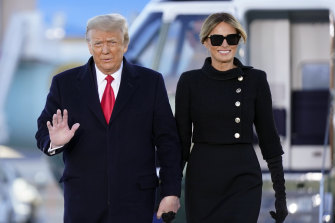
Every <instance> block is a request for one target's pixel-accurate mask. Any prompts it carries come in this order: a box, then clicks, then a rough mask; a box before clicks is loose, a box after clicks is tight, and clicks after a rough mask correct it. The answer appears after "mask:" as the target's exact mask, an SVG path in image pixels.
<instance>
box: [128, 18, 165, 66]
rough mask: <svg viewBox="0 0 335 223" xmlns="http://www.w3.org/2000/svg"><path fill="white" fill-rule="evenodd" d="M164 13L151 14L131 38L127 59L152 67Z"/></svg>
mask: <svg viewBox="0 0 335 223" xmlns="http://www.w3.org/2000/svg"><path fill="white" fill-rule="evenodd" d="M161 24H162V13H152V14H149V15H148V17H147V18H146V20H145V21H144V22H142V25H141V27H138V28H137V30H136V31H135V32H134V33H133V34H132V35H131V36H130V43H129V46H128V52H127V53H126V57H127V58H128V59H129V60H130V61H131V62H133V63H136V64H140V65H142V66H146V67H151V66H152V64H151V63H152V61H153V58H154V56H155V55H154V54H155V50H156V47H157V43H158V37H159V29H160V27H161Z"/></svg>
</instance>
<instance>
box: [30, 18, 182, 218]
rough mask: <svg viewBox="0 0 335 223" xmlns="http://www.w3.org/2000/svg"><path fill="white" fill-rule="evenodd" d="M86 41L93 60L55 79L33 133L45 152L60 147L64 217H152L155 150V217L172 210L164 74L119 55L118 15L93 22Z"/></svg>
mask: <svg viewBox="0 0 335 223" xmlns="http://www.w3.org/2000/svg"><path fill="white" fill-rule="evenodd" d="M86 39H87V44H88V48H89V51H90V53H91V55H92V57H91V58H90V59H89V61H88V63H87V64H86V65H84V66H80V67H76V68H74V69H71V70H67V71H65V72H63V73H60V74H58V75H56V76H55V77H54V78H53V81H52V84H51V87H50V92H49V94H48V97H47V101H46V105H45V108H44V110H43V111H42V114H41V116H40V117H39V119H38V131H37V133H36V139H37V145H38V147H39V148H40V149H41V150H42V151H43V152H44V153H46V154H47V155H54V154H57V153H60V152H63V160H64V164H65V169H64V173H63V176H62V178H61V180H60V182H63V183H64V202H65V203H64V205H65V208H64V209H65V211H64V222H66V223H69V222H71V223H73V222H74V223H77V222H78V223H85V222H87V223H98V222H99V223H104V222H108V223H128V222H129V223H130V222H136V223H149V222H151V221H152V216H153V210H154V200H155V196H154V194H155V188H156V187H157V186H158V183H159V181H158V178H157V176H156V166H155V151H157V157H158V161H159V163H160V166H161V169H160V181H161V190H162V196H163V199H162V200H161V202H160V205H159V209H158V212H157V217H158V218H160V217H161V215H162V213H164V212H170V211H173V212H177V210H178V208H179V206H180V204H179V198H178V197H179V196H180V187H181V177H182V174H181V165H180V164H181V158H180V156H181V151H180V146H179V141H178V137H177V130H176V125H175V121H174V118H173V114H172V111H171V108H170V105H169V102H168V98H167V93H166V89H165V86H164V81H163V78H162V75H161V74H159V73H157V72H155V71H153V70H150V69H147V68H143V67H140V66H136V65H133V64H130V63H128V62H127V60H126V59H125V58H124V56H123V55H124V53H125V52H126V51H127V47H128V43H129V36H128V29H127V22H126V20H125V19H124V17H122V16H121V15H118V14H110V15H101V16H96V17H94V18H92V19H90V20H89V21H88V23H87V32H86ZM110 76H111V77H113V78H110ZM107 77H108V78H107ZM106 79H112V80H106Z"/></svg>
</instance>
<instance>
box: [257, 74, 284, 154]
mask: <svg viewBox="0 0 335 223" xmlns="http://www.w3.org/2000/svg"><path fill="white" fill-rule="evenodd" d="M254 123H255V128H256V132H257V136H258V140H259V147H260V148H261V151H262V155H263V158H264V159H270V158H273V157H276V156H279V155H282V154H283V153H284V152H283V149H282V146H281V144H280V138H279V136H278V133H277V129H276V126H275V123H274V118H273V111H272V99H271V92H270V87H269V84H268V82H267V80H266V74H265V73H264V72H262V73H261V75H260V76H259V80H258V86H257V98H256V104H255V120H254Z"/></svg>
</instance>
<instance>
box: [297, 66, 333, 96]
mask: <svg viewBox="0 0 335 223" xmlns="http://www.w3.org/2000/svg"><path fill="white" fill-rule="evenodd" d="M302 88H303V90H315V89H328V88H329V64H328V63H305V64H303V65H302Z"/></svg>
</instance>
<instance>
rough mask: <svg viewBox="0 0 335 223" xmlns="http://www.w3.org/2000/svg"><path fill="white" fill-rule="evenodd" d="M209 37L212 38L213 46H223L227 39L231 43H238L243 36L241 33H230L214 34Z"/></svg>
mask: <svg viewBox="0 0 335 223" xmlns="http://www.w3.org/2000/svg"><path fill="white" fill-rule="evenodd" d="M208 38H209V39H210V40H211V44H212V46H221V45H222V43H223V41H224V40H225V39H226V40H227V43H228V44H229V45H237V44H238V42H239V41H240V38H241V36H240V34H229V35H227V36H223V35H218V34H214V35H210V36H208Z"/></svg>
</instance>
